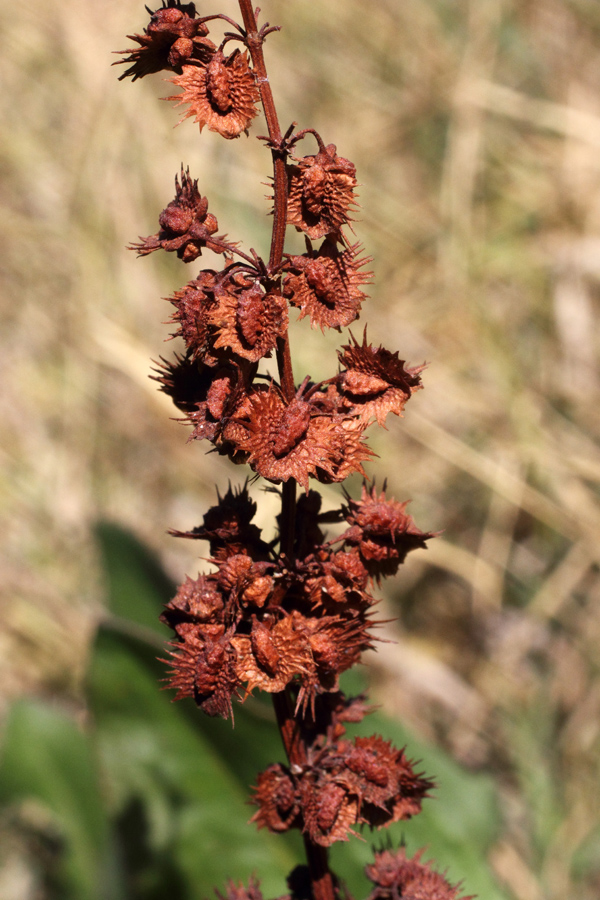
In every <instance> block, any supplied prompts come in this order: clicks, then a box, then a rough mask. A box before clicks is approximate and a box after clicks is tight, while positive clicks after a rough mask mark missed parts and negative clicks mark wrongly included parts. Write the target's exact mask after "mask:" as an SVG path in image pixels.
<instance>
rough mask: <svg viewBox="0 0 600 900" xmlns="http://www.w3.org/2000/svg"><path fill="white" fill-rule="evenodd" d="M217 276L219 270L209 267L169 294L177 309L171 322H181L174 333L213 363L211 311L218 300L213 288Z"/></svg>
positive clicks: (208, 361)
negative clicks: (171, 294) (209, 349)
mask: <svg viewBox="0 0 600 900" xmlns="http://www.w3.org/2000/svg"><path fill="white" fill-rule="evenodd" d="M216 276H217V273H216V272H214V271H212V270H211V269H206V270H205V271H203V272H200V273H199V275H198V277H197V278H194V280H193V281H190V282H189V283H188V284H186V286H185V287H184V288H183V289H182V290H180V291H176V293H175V294H173V296H172V297H169V298H168V299H169V302H170V303H172V304H173V306H174V307H175V309H176V312H174V313H173V315H172V316H171V322H174V323H175V324H176V325H177V326H178V328H177V330H176V331H175V332H174V333H173V337H181V338H183V340H184V341H185V344H186V347H187V348H188V350H189V351H190V353H191V355H192V356H193V357H194V358H195V359H201V360H203V361H205V362H207V363H209V364H210V363H213V358H209V357H208V348H209V328H208V312H209V309H210V307H211V305H212V304H213V303H214V295H213V293H212V288H213V287H214V284H215V279H216Z"/></svg>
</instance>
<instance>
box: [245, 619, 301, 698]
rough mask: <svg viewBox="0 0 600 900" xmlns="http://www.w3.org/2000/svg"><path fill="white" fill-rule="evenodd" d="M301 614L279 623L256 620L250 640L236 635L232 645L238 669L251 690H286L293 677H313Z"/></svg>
mask: <svg viewBox="0 0 600 900" xmlns="http://www.w3.org/2000/svg"><path fill="white" fill-rule="evenodd" d="M299 618H302V617H299V615H298V614H293V615H291V616H286V617H285V618H284V619H280V620H279V621H278V622H273V620H270V621H266V620H265V621H264V622H259V621H258V620H257V619H256V618H254V621H253V625H252V631H251V635H250V637H245V636H243V635H236V636H235V637H234V638H232V644H233V646H234V647H235V650H236V653H237V660H236V664H235V669H236V673H237V676H238V678H239V680H240V681H242V682H247V685H248V687H247V691H248V693H250V692H251V691H253V690H254V689H255V688H259V689H260V690H262V691H267V692H268V693H277V692H279V691H282V690H283V689H284V688H285V687H286V685H288V684H289V683H290V681H292V679H293V678H297V677H298V678H301V679H303V680H306V679H307V678H310V675H311V669H312V656H311V652H310V647H309V645H308V640H307V638H306V635H304V634H303V633H302V630H301V628H300V627H299V622H298V619H299Z"/></svg>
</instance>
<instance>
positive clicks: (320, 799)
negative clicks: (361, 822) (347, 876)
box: [300, 772, 359, 847]
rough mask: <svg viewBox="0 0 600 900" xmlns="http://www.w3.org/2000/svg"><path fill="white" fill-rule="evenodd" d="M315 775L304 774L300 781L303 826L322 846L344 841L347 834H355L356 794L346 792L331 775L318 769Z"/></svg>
mask: <svg viewBox="0 0 600 900" xmlns="http://www.w3.org/2000/svg"><path fill="white" fill-rule="evenodd" d="M314 775H315V776H316V777H314V779H310V778H303V779H302V781H301V783H300V796H301V798H302V812H303V816H304V829H303V830H304V831H305V832H306V833H307V834H308V835H309V837H310V839H311V840H312V841H314V843H315V844H319V845H320V846H322V847H330V846H331V844H334V843H335V842H336V841H347V840H348V835H350V834H354V835H355V834H356V832H355V831H353V830H352V825H355V824H356V822H357V821H358V808H359V800H358V797H357V796H356V795H352V794H349V793H348V791H347V790H345V789H344V788H343V787H342V786H341V785H339V784H336V782H335V781H334V780H333V778H332V777H330V776H329V777H328V776H327V775H321V773H318V772H314ZM319 776H320V777H319Z"/></svg>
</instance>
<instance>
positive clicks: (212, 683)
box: [163, 628, 239, 719]
mask: <svg viewBox="0 0 600 900" xmlns="http://www.w3.org/2000/svg"><path fill="white" fill-rule="evenodd" d="M220 631H221V636H220V637H216V636H215V638H214V639H213V638H209V637H207V638H206V639H205V638H204V635H203V634H202V633H201V632H199V631H198V632H196V633H191V632H188V633H186V635H185V638H184V640H183V641H182V642H181V643H180V644H174V645H173V650H171V651H169V652H170V654H171V660H170V665H171V671H170V673H169V679H168V685H167V687H170V688H175V689H176V690H177V694H176V695H175V698H174V699H175V700H181V699H183V698H184V697H193V698H194V700H195V701H196V704H197V705H198V706H199V707H200V709H202V710H203V711H204V712H205V713H206V714H207V715H209V716H221V718H223V719H227V718H229V716H231V714H232V710H231V697H232V695H233V694H235V693H237V689H238V686H239V681H238V678H237V676H236V674H235V670H234V668H233V662H234V657H235V651H234V650H233V647H232V646H231V644H230V641H229V636H228V635H226V634H223V629H222V628H221V629H220ZM163 662H167V660H163Z"/></svg>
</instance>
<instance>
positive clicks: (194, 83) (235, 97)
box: [166, 50, 260, 139]
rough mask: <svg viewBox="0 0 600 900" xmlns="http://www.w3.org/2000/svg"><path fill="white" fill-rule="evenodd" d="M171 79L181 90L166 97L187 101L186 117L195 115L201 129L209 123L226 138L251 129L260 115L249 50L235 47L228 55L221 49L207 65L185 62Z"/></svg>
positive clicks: (237, 135)
mask: <svg viewBox="0 0 600 900" xmlns="http://www.w3.org/2000/svg"><path fill="white" fill-rule="evenodd" d="M171 81H172V83H173V84H175V85H177V87H180V88H182V93H181V94H175V96H173V97H167V98H166V99H167V100H177V101H178V102H177V105H178V106H181V105H185V104H187V105H188V106H189V109H188V111H187V112H186V113H185V115H184V117H183V119H187V118H188V117H190V116H193V117H194V121H195V122H197V123H198V125H199V126H200V131H202V129H203V128H204V126H205V125H206V126H207V127H208V130H209V131H216V132H218V133H219V134H220V135H222V136H223V137H224V138H227V139H232V138H237V137H239V136H240V135H241V134H242V132H245V133H246V134H247V133H248V128H249V126H250V123H251V122H252V119H253V118H254V117H255V116H256V115H258V108H257V105H256V104H257V103H258V100H259V96H260V95H259V92H258V88H257V86H256V82H255V80H254V73H253V72H252V69H251V68H250V66H249V65H248V54H247V53H240V51H239V50H234V51H233V53H231V54H230V55H229V56H227V57H226V56H224V55H223V53H222V52H221V51H220V50H219V51H217V52H216V53H214V54H213V56H212V58H211V60H210V62H208V64H207V65H205V66H184V68H183V73H182V74H181V75H178V76H176V77H175V78H172V79H171ZM183 119H182V121H183Z"/></svg>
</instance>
